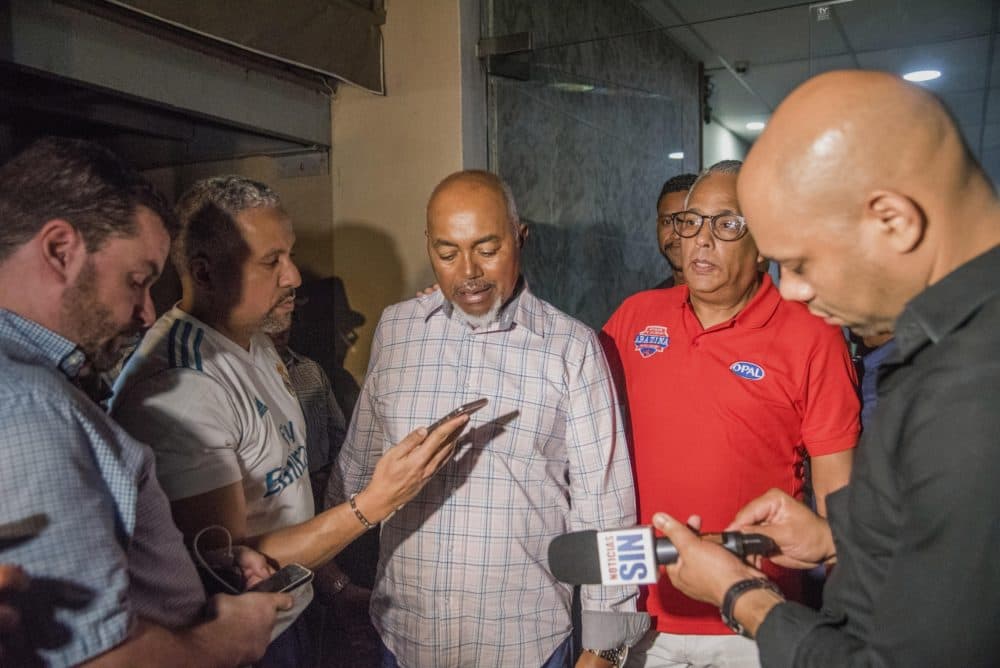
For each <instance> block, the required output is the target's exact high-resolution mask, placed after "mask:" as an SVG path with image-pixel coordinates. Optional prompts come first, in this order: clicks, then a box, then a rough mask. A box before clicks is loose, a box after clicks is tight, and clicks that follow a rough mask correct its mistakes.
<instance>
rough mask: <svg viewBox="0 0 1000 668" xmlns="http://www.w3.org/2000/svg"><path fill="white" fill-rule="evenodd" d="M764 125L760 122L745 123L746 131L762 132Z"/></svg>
mask: <svg viewBox="0 0 1000 668" xmlns="http://www.w3.org/2000/svg"><path fill="white" fill-rule="evenodd" d="M763 129H764V123H763V122H762V121H750V122H749V123H747V130H763Z"/></svg>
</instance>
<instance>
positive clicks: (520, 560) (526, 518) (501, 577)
mask: <svg viewBox="0 0 1000 668" xmlns="http://www.w3.org/2000/svg"><path fill="white" fill-rule="evenodd" d="M451 308H452V307H451V304H450V303H448V302H446V301H445V300H444V299H443V297H442V295H441V293H440V292H436V293H434V294H433V295H430V296H425V297H421V298H418V299H411V300H409V301H407V302H403V303H401V304H396V305H394V306H391V307H389V308H388V309H386V311H385V313H384V314H383V316H382V319H381V321H380V322H379V325H378V328H377V330H376V333H375V341H374V345H373V348H372V356H371V361H370V364H369V369H368V374H367V378H366V381H365V384H364V388H363V389H362V392H361V397H360V398H359V401H358V405H357V408H356V410H355V414H354V418H353V420H352V423H351V426H350V429H349V431H348V435H347V440H346V441H345V443H344V447H343V449H342V451H341V456H340V458H339V459H338V462H337V465H336V466H335V467H334V472H333V475H332V478H331V484H330V488H329V492H330V498H329V500H330V501H335V502H339V501H342V500H343V498H345V497H346V495H349V494H350V493H353V492H356V491H358V490H360V489H361V488H363V486H364V485H365V484H366V483H367V482H368V480H369V479H370V478H371V474H372V471H373V470H374V468H375V464H376V462H377V461H378V458H379V456H380V455H381V454H382V453H383V452H384V451H385V450H386V449H387V448H390V447H392V445H393V444H394V443H397V442H399V441H400V440H402V439H403V438H404V437H405V436H406V434H407V433H409V432H410V431H411V430H413V429H414V428H416V427H417V426H419V425H427V424H430V423H431V422H433V421H434V420H435V419H437V418H438V417H440V416H441V415H443V414H445V413H447V412H448V411H450V410H451V409H453V408H455V407H456V406H458V405H460V404H462V403H466V402H468V401H471V400H474V399H478V398H480V397H486V398H487V399H489V404H488V405H487V406H486V407H485V408H484V409H482V410H481V411H479V412H478V413H475V414H474V415H473V417H472V420H471V422H470V423H469V428H468V430H467V432H466V434H465V435H464V436H463V437H462V439H461V440H460V441H459V447H458V449H457V451H456V454H455V456H454V458H453V460H452V461H450V462H448V463H447V464H446V465H445V466H444V467H443V468H442V469H441V470H440V471H439V472H438V473H437V475H436V476H435V477H434V478H433V479H431V481H430V482H429V484H428V485H427V487H426V488H425V489H424V490H423V491H422V492H421V493H420V494H419V495H418V496H417V497H416V498H415V499H414V500H413V501H411V502H410V503H409V504H407V505H406V506H405V507H404V508H403V509H402V510H400V511H399V512H398V513H397V514H396V515H395V516H394V517H393V518H392V519H391V520H390V521H388V522H386V523H384V525H383V527H382V535H381V558H380V562H379V569H378V576H377V581H376V585H375V591H374V592H373V596H372V618H373V620H374V623H375V626H376V628H377V629H378V630H379V632H380V634H381V636H382V639H383V641H384V642H385V644H386V645H387V646H388V648H389V649H390V650H391V651H392V652H393V653H394V654H395V655H396V657H397V659H398V660H399V662H400V665H402V666H406V667H407V668H411V667H412V668H416V667H428V668H431V667H433V668H442V667H447V666H504V667H507V666H540V665H542V664H543V663H544V662H545V660H546V659H547V658H548V657H549V656H550V655H551V654H552V652H553V651H554V650H555V648H556V647H557V646H558V645H559V644H560V643H561V642H563V640H565V639H566V638H567V637H568V636H569V634H570V632H571V620H570V603H571V599H572V589H571V587H569V586H568V585H564V584H562V583H559V582H557V581H556V580H555V578H554V577H553V576H552V574H551V573H550V572H549V569H548V566H547V550H548V546H549V543H550V541H551V540H552V539H553V538H554V537H556V536H558V535H561V534H563V533H566V532H570V531H578V530H585V529H611V528H618V527H622V526H630V525H632V524H634V522H635V500H634V499H635V497H634V488H633V484H632V475H631V470H630V468H629V460H628V452H627V448H626V444H625V438H624V434H623V429H622V422H621V416H620V414H619V412H618V409H617V402H616V399H615V395H614V390H613V386H612V382H611V379H610V376H609V373H608V368H607V364H606V362H605V359H604V357H603V354H602V352H601V348H600V346H599V344H598V341H597V337H596V335H595V334H594V333H593V331H591V330H590V329H589V328H587V327H586V326H585V325H583V324H581V323H580V322H578V321H576V320H574V319H572V318H570V317H569V316H567V315H565V314H563V313H561V312H560V311H558V310H557V309H555V308H554V307H552V306H551V305H549V304H547V303H545V302H543V301H541V300H539V299H538V298H536V297H535V296H533V295H532V294H531V293H530V292H529V291H528V289H527V287H526V286H524V287H522V289H521V291H520V293H519V294H518V295H517V296H516V298H515V299H514V300H513V301H512V302H511V303H509V304H508V305H507V306H506V307H505V308H504V310H503V311H502V312H501V316H500V319H499V321H498V322H497V323H496V324H495V325H492V326H489V327H483V328H480V329H475V330H473V329H471V328H470V327H469V326H468V325H467V324H464V323H463V322H461V321H460V320H458V319H457V318H453V317H451V313H452V310H451ZM636 596H637V590H636V589H635V588H633V587H605V588H602V587H584V588H583V594H582V605H583V627H584V628H583V643H584V645H585V646H586V647H594V648H598V649H603V648H609V647H614V646H618V645H622V644H632V643H633V642H634V641H635V640H636V639H638V637H640V636H641V635H642V633H643V631H645V629H646V626H647V624H648V619H647V617H646V615H644V614H641V613H636V612H635V598H636Z"/></svg>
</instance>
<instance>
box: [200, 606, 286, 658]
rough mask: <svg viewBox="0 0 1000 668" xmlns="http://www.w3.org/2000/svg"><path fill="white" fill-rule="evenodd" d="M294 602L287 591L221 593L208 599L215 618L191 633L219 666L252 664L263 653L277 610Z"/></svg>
mask: <svg viewBox="0 0 1000 668" xmlns="http://www.w3.org/2000/svg"><path fill="white" fill-rule="evenodd" d="M293 605H294V600H293V598H292V597H291V596H289V595H288V594H260V593H255V592H251V593H247V594H240V595H239V596H228V595H226V594H218V595H216V596H213V597H212V599H211V600H210V601H209V611H210V613H211V614H212V615H213V616H214V619H212V621H210V622H208V623H206V624H201V625H199V626H196V627H195V628H193V629H192V630H191V633H192V634H193V635H194V636H195V641H196V642H197V643H199V645H200V646H201V647H202V648H203V650H204V652H205V654H206V656H210V657H216V658H217V659H218V663H219V665H233V666H243V665H247V664H251V663H253V662H255V661H257V660H258V659H260V658H261V657H262V656H264V651H265V650H267V645H268V643H269V642H270V641H271V630H272V629H273V628H274V621H275V618H276V616H277V613H278V611H279V610H289V609H291V607H292V606H293Z"/></svg>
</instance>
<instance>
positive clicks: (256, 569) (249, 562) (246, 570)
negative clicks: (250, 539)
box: [233, 545, 276, 589]
mask: <svg viewBox="0 0 1000 668" xmlns="http://www.w3.org/2000/svg"><path fill="white" fill-rule="evenodd" d="M233 559H234V561H235V562H236V566H237V567H239V569H240V570H241V571H242V572H243V581H244V582H245V583H246V589H250V588H251V587H253V586H254V585H256V584H257V583H258V582H262V581H264V580H266V579H267V578H269V577H271V576H272V575H274V573H275V569H276V564H275V563H274V562H272V561H270V560H268V558H267V557H266V556H265V555H263V554H261V553H260V552H258V551H257V550H254V549H253V548H249V547H247V546H246V545H234V546H233Z"/></svg>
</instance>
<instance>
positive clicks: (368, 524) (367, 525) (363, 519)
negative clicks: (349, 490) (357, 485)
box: [348, 492, 375, 531]
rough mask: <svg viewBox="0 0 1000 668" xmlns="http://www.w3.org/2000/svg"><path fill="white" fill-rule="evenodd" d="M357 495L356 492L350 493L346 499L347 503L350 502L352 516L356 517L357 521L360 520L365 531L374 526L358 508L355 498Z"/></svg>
mask: <svg viewBox="0 0 1000 668" xmlns="http://www.w3.org/2000/svg"><path fill="white" fill-rule="evenodd" d="M357 496H358V494H357V492H355V493H354V494H351V498H350V499H349V500H348V503H350V504H351V510H353V511H354V516H355V517H357V518H358V521H359V522H361V524H362V526H364V528H365V531H371V530H372V529H374V528H375V525H374V524H372V523H371V522H369V521H368V518H367V517H365V516H364V513H362V512H361V510H360V509H359V508H358V502H357V501H356V500H355V498H356V497H357Z"/></svg>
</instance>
